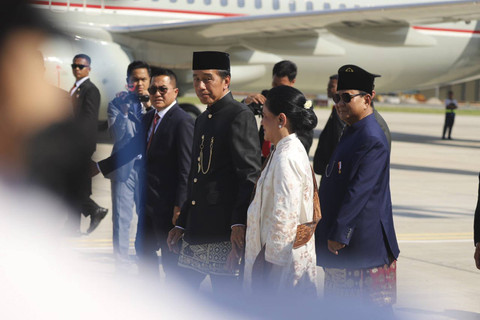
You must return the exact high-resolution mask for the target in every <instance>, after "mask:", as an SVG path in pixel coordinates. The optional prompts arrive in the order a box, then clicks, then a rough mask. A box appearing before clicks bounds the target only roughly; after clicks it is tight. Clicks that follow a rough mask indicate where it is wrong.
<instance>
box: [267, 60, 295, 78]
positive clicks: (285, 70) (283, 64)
mask: <svg viewBox="0 0 480 320" xmlns="http://www.w3.org/2000/svg"><path fill="white" fill-rule="evenodd" d="M272 76H277V77H279V78H283V77H288V80H290V81H293V80H295V78H296V77H297V65H296V64H295V63H293V62H292V61H289V60H283V61H280V62H277V63H276V64H275V65H274V66H273V70H272Z"/></svg>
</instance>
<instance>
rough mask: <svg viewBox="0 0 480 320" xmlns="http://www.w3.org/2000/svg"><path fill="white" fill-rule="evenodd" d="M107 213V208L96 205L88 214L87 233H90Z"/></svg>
mask: <svg viewBox="0 0 480 320" xmlns="http://www.w3.org/2000/svg"><path fill="white" fill-rule="evenodd" d="M107 213H108V209H107V208H102V207H98V208H96V209H95V211H93V212H92V213H91V214H90V227H89V228H88V230H87V233H92V232H93V231H94V230H95V229H97V227H98V225H99V224H100V222H101V221H102V220H103V218H105V216H106V215H107Z"/></svg>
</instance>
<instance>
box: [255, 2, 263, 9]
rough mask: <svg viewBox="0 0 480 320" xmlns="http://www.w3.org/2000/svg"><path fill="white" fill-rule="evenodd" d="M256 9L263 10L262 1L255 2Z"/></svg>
mask: <svg viewBox="0 0 480 320" xmlns="http://www.w3.org/2000/svg"><path fill="white" fill-rule="evenodd" d="M255 8H257V9H261V8H262V0H255Z"/></svg>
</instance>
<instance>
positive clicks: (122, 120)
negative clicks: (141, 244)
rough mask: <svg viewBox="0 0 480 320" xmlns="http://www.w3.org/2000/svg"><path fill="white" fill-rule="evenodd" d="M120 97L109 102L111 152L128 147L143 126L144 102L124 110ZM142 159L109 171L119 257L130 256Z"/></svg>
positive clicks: (137, 209) (137, 210) (116, 254)
mask: <svg viewBox="0 0 480 320" xmlns="http://www.w3.org/2000/svg"><path fill="white" fill-rule="evenodd" d="M124 103H125V102H124V101H123V100H122V99H121V98H115V99H113V100H112V101H110V103H109V104H108V109H107V115H108V130H109V132H110V135H111V136H112V137H113V139H114V144H113V150H112V154H114V153H116V152H118V150H121V149H122V148H123V147H125V146H126V145H127V144H128V142H129V141H130V140H131V139H132V138H133V137H134V136H135V134H136V133H137V132H139V131H140V130H141V126H142V123H141V120H142V105H141V104H140V102H137V103H131V104H129V107H128V113H127V114H124V113H123V111H122V109H121V108H122V105H123V104H124ZM140 171H141V164H140V160H139V159H137V158H135V159H133V160H130V161H129V162H128V163H126V164H124V165H123V166H121V167H120V168H118V169H116V170H115V171H113V172H112V173H110V174H109V175H108V176H107V178H109V179H111V188H112V211H113V214H112V220H113V251H114V253H115V256H116V258H117V259H119V260H124V259H126V258H127V257H128V250H129V246H130V223H131V221H132V218H133V204H135V209H136V212H137V215H138V216H140V212H141V205H140V195H141V193H140V185H141V184H140V183H139V179H140V176H141V172H140Z"/></svg>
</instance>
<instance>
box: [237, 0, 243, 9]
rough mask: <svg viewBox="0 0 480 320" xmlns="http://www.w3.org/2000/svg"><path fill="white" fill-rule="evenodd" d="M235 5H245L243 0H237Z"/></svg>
mask: <svg viewBox="0 0 480 320" xmlns="http://www.w3.org/2000/svg"><path fill="white" fill-rule="evenodd" d="M237 5H238V7H240V8H243V7H245V0H238V1H237Z"/></svg>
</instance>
